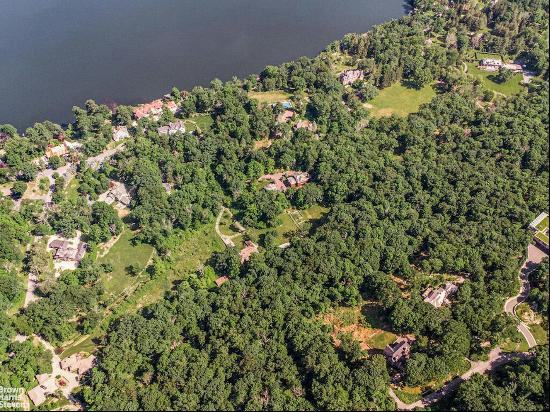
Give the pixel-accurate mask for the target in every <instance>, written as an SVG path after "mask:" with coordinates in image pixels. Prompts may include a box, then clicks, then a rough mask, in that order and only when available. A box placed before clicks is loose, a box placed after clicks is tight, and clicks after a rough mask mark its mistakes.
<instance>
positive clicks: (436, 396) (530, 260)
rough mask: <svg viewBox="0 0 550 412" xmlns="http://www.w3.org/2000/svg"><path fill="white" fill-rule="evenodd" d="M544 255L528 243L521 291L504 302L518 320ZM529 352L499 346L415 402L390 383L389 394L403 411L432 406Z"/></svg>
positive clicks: (525, 329)
mask: <svg viewBox="0 0 550 412" xmlns="http://www.w3.org/2000/svg"><path fill="white" fill-rule="evenodd" d="M545 257H548V255H547V254H546V253H544V252H543V251H542V250H540V249H539V248H538V247H536V246H535V245H529V247H528V248H527V258H526V259H525V262H524V263H523V266H522V267H521V269H520V271H519V279H520V282H521V287H520V290H519V293H518V294H517V295H516V296H512V297H511V298H510V299H508V300H507V301H506V303H505V304H504V311H505V312H506V313H508V314H510V315H512V316H514V317H515V318H516V319H518V320H519V318H518V317H517V315H516V307H517V306H518V305H519V304H520V303H521V302H524V301H525V300H526V299H527V296H529V291H530V285H529V274H530V273H531V272H532V271H533V270H535V268H536V267H537V266H538V265H539V264H540V262H541V261H542V260H543V259H544V258H545ZM518 330H519V331H520V332H521V334H522V335H523V336H525V339H526V340H527V343H528V344H529V348H532V347H534V346H536V345H537V342H536V341H535V338H534V337H533V334H532V333H531V331H530V330H529V328H528V327H527V325H525V324H524V323H523V322H521V321H520V322H519V324H518ZM530 356H532V355H531V353H529V352H508V353H507V352H502V351H501V349H500V348H499V347H496V348H494V349H493V350H492V351H491V352H490V353H489V358H488V359H487V360H486V361H478V362H472V361H470V363H471V365H472V366H471V367H470V369H469V370H468V371H467V372H465V373H464V374H462V375H461V376H458V377H456V378H454V379H453V380H451V381H449V382H448V383H447V384H446V385H444V386H443V387H442V388H440V389H439V390H437V391H435V392H432V393H430V394H429V395H426V396H425V397H423V398H422V399H420V400H418V401H416V402H414V403H409V404H407V403H404V402H403V401H402V400H401V399H399V398H398V397H397V395H396V394H395V392H394V391H393V389H392V388H391V387H390V390H389V392H390V397H391V398H392V399H393V400H394V402H395V404H396V406H397V408H398V409H400V410H403V411H410V410H413V409H416V408H424V407H426V406H429V405H431V404H433V403H435V402H437V401H439V400H441V399H442V398H443V397H445V396H446V395H448V394H449V393H451V392H454V391H455V390H456V389H457V388H458V387H459V386H460V384H461V383H463V382H465V381H467V380H468V379H470V377H471V376H472V375H474V374H475V373H480V374H484V373H486V372H489V371H491V370H492V369H494V368H497V367H499V366H501V365H504V364H506V363H508V362H510V361H512V360H513V359H528V358H529V357H530Z"/></svg>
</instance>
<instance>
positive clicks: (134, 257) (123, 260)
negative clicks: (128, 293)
mask: <svg viewBox="0 0 550 412" xmlns="http://www.w3.org/2000/svg"><path fill="white" fill-rule="evenodd" d="M135 236H136V233H135V232H132V231H131V230H130V229H128V228H125V229H124V231H123V232H122V234H121V235H120V238H119V239H118V240H117V242H116V243H115V244H114V245H113V246H112V247H111V249H110V250H109V251H108V252H107V254H106V255H105V256H103V257H101V258H99V259H98V260H97V261H98V263H100V264H101V263H110V264H111V265H112V266H113V271H112V272H111V273H106V274H105V275H103V277H102V278H101V282H102V285H103V287H104V288H105V293H106V295H107V296H108V297H109V298H111V299H113V298H116V297H118V296H119V295H120V294H122V293H123V292H124V291H125V290H126V289H127V288H128V287H132V286H133V285H135V283H136V282H138V281H139V280H140V277H141V274H139V275H137V276H131V275H130V274H128V270H127V268H128V267H129V266H130V265H135V266H136V267H137V269H138V271H139V272H142V271H143V270H144V269H145V267H146V265H147V262H148V261H149V259H150V258H151V256H152V255H153V251H154V249H153V247H152V246H151V245H147V244H145V243H136V244H135V245H134V244H133V243H132V240H133V239H134V238H135Z"/></svg>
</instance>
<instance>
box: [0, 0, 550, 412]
mask: <svg viewBox="0 0 550 412" xmlns="http://www.w3.org/2000/svg"><path fill="white" fill-rule="evenodd" d="M489 3H491V4H489ZM493 3H495V4H493ZM412 6H413V11H412V12H411V14H410V15H408V16H405V17H403V18H401V19H399V20H396V21H391V22H388V23H386V24H382V25H380V26H377V27H375V28H374V29H373V30H371V31H370V32H368V33H364V34H349V35H346V36H345V37H344V38H343V39H341V40H339V41H336V42H334V43H332V44H330V45H329V46H328V47H327V48H326V49H325V50H324V51H322V52H321V53H320V54H319V55H318V56H316V57H314V58H307V57H302V58H300V59H297V60H296V61H293V62H289V63H284V64H282V65H280V66H268V67H266V68H265V69H264V70H263V71H262V72H261V73H259V74H258V75H251V76H249V77H247V78H245V79H242V80H241V79H233V80H231V81H229V82H226V83H223V82H221V81H219V80H214V81H212V83H211V85H210V87H195V88H193V89H192V90H191V91H188V92H182V91H179V90H177V89H174V90H173V91H172V93H171V98H172V99H173V101H175V102H176V103H177V105H178V107H179V108H180V109H181V110H180V112H179V113H178V114H177V115H176V116H177V117H180V118H182V119H184V118H189V117H191V118H192V116H196V115H203V116H207V117H208V118H209V119H210V120H211V122H212V123H211V127H210V128H208V129H206V130H202V131H201V133H191V132H186V133H176V134H174V135H168V134H159V133H158V132H157V127H158V126H159V125H165V124H166V123H167V122H169V121H173V120H175V119H176V117H175V115H174V114H173V113H171V112H170V111H168V110H165V111H164V112H163V113H162V115H161V116H160V118H159V119H158V120H157V121H155V120H153V119H150V118H143V119H140V120H138V121H137V122H134V121H133V119H132V110H131V108H130V107H126V106H119V107H118V108H117V110H116V112H114V113H112V112H111V110H109V109H108V108H107V107H106V106H104V105H99V104H96V103H95V102H93V101H88V102H86V105H85V107H84V108H78V107H75V108H74V110H73V112H74V118H75V119H74V122H72V123H71V124H70V125H69V126H68V128H66V129H63V128H61V127H60V126H58V125H55V124H53V123H51V122H44V123H38V124H36V125H34V126H33V127H30V128H28V129H26V130H25V132H24V134H23V133H22V134H19V133H18V131H17V130H16V129H15V128H13V127H11V126H9V125H3V126H0V131H1V132H2V133H3V134H5V135H6V136H9V138H7V139H6V140H5V142H1V143H0V148H2V149H3V151H2V152H1V153H3V155H2V160H1V162H2V164H3V165H4V166H5V167H2V168H0V183H5V182H14V184H13V188H12V189H11V191H12V193H11V195H12V196H11V198H9V197H8V196H2V195H0V233H1V234H2V236H1V237H0V308H1V309H3V310H5V309H7V308H9V307H10V306H11V305H12V304H14V302H16V301H17V299H18V297H20V296H21V294H22V293H23V292H22V291H23V290H24V288H23V282H22V280H21V273H23V272H25V273H32V274H34V275H36V276H37V278H38V279H39V281H40V284H39V288H38V294H39V296H40V299H38V300H36V301H34V302H32V303H30V304H29V305H28V306H27V307H25V308H22V309H20V310H19V311H18V312H17V313H16V314H15V315H14V316H10V317H8V316H7V315H5V314H4V313H2V314H1V315H0V316H1V317H2V320H3V321H2V322H1V323H0V325H1V326H0V347H2V349H5V351H2V352H6V354H7V353H11V354H12V356H3V355H2V356H0V385H4V386H10V385H11V386H23V387H25V388H29V387H30V386H33V385H32V383H33V375H34V374H36V373H41V372H48V371H49V369H48V362H49V358H48V355H47V353H45V352H42V351H40V350H39V349H37V348H35V347H33V346H32V345H31V344H30V343H29V342H27V341H26V342H14V341H13V336H14V335H15V334H16V333H19V334H24V335H31V334H37V335H40V336H41V337H43V338H44V339H46V340H47V341H49V342H50V343H52V344H53V345H59V346H61V345H62V344H63V343H64V342H66V341H67V340H69V339H70V338H73V337H74V336H75V335H77V334H88V333H92V332H94V333H95V332H97V331H98V330H101V331H102V332H103V333H102V334H101V337H100V338H99V339H98V342H97V343H98V350H97V353H96V355H97V356H98V362H97V366H96V367H95V368H94V369H93V370H92V372H91V373H90V374H89V375H87V376H86V377H85V378H84V381H83V387H82V388H81V391H80V392H79V394H78V397H79V399H80V400H81V401H82V403H83V404H84V405H85V407H86V408H87V409H90V410H153V409H155V410H169V409H180V410H193V409H195V410H235V409H249V410H260V409H266V410H392V409H394V408H395V404H394V401H393V400H392V399H391V398H390V396H389V394H388V386H389V384H390V370H389V368H388V365H387V363H386V359H385V358H384V356H383V355H382V354H381V353H367V352H366V351H364V350H362V349H361V347H360V346H359V344H358V342H356V341H354V340H353V339H351V338H350V337H349V336H342V337H341V342H340V344H339V345H334V341H333V339H332V337H331V334H330V332H331V330H330V328H329V327H328V326H327V325H326V324H324V323H323V322H321V321H320V315H321V314H323V313H326V312H327V311H330V310H331V309H333V308H336V307H342V306H344V307H354V306H357V305H360V304H361V303H362V302H365V301H375V302H378V303H379V305H380V307H381V310H382V316H383V317H384V319H385V321H386V322H387V323H388V325H389V328H390V329H391V330H392V331H393V332H395V333H396V334H400V335H404V334H413V335H415V336H416V337H417V340H416V343H415V345H414V347H413V353H412V355H411V358H410V359H409V360H408V361H407V364H406V367H405V370H404V375H405V378H404V379H405V382H406V383H407V384H408V385H411V386H416V385H423V384H425V383H427V382H431V381H436V380H440V379H444V378H445V377H447V376H449V375H451V376H452V375H453V374H456V373H458V372H459V371H460V365H461V364H462V362H463V361H464V358H465V357H466V358H470V359H482V358H483V357H484V356H486V355H487V353H488V352H489V351H490V349H491V348H493V347H495V346H497V345H499V344H500V343H501V342H503V341H505V340H506V339H508V338H509V337H510V336H511V334H513V333H514V331H515V330H516V325H515V323H514V321H513V319H512V318H510V317H509V316H507V315H505V314H504V313H503V312H502V307H503V303H504V301H505V300H506V299H507V298H508V297H510V296H513V295H515V294H516V293H517V290H518V288H519V282H518V280H517V275H518V270H519V267H520V266H521V264H522V262H523V258H524V255H525V251H526V247H527V245H528V244H529V242H531V234H530V233H529V232H528V231H527V230H526V225H527V224H528V222H529V221H531V220H532V219H533V217H534V216H536V215H537V214H538V213H539V212H541V211H543V210H548V203H549V197H548V196H549V195H548V180H549V175H548V172H549V152H548V150H549V148H548V132H549V128H548V126H549V125H548V102H549V87H548V39H547V35H548V1H547V0H520V1H509V0H500V1H498V2H481V1H457V2H451V1H445V0H438V1H433V0H432V1H430V0H417V1H414V2H412ZM480 34H481V35H480ZM472 51H476V52H487V53H499V54H501V55H503V56H509V57H510V58H513V59H517V60H519V61H521V62H522V64H523V65H524V66H525V67H526V68H527V69H528V70H529V71H531V72H532V73H533V76H534V77H533V79H532V81H531V82H530V83H528V84H526V85H524V86H522V88H521V90H520V92H519V93H517V94H514V95H510V96H504V95H499V94H498V93H495V92H493V91H491V90H489V89H488V88H487V87H486V85H485V84H484V83H483V82H481V81H480V80H479V79H477V78H475V77H473V76H472V75H470V74H469V73H467V72H464V70H463V69H462V67H463V65H464V64H465V62H466V61H467V60H468V59H470V58H471V53H472ZM341 61H345V62H346V64H347V65H348V66H350V67H353V68H357V69H360V70H362V71H363V72H364V74H365V75H364V78H363V79H361V80H360V81H358V82H355V83H354V84H353V85H352V86H344V85H343V84H342V83H341V82H340V81H339V79H338V76H337V74H336V73H335V70H334V67H335V66H336V65H337V64H339V63H340V62H341ZM499 75H502V77H503V78H506V76H508V74H507V73H500V74H499ZM398 82H401V83H403V84H406V85H407V86H409V87H411V88H413V89H421V88H423V87H425V86H426V85H434V88H435V89H436V90H437V93H436V94H435V97H434V98H433V99H432V100H431V101H429V102H428V103H426V104H423V105H422V106H421V107H420V109H419V110H418V111H417V112H415V113H412V114H409V115H408V116H404V117H400V116H396V115H394V116H389V117H376V116H373V115H371V113H370V112H369V107H368V105H367V104H366V102H368V101H370V100H371V99H372V98H373V97H375V96H376V95H377V94H378V93H380V92H381V91H382V90H384V89H385V88H387V87H390V86H391V85H393V84H396V83H398ZM271 91H284V92H285V93H287V94H288V95H289V96H291V97H290V98H289V99H290V100H291V102H292V104H293V107H294V110H295V112H296V115H297V116H300V117H302V118H304V119H307V120H309V121H311V122H314V123H315V124H316V126H317V129H316V130H315V131H312V130H307V129H305V128H301V129H298V128H293V127H291V126H290V125H289V124H287V123H284V122H280V121H278V120H277V119H278V117H279V115H280V114H281V113H282V112H283V111H284V108H283V107H282V106H281V104H273V105H262V104H260V103H259V102H258V101H257V100H255V99H253V98H251V97H250V96H251V93H260V92H271ZM113 125H115V126H126V127H127V128H128V130H129V131H130V135H131V138H130V139H128V141H127V142H126V143H125V147H124V150H121V151H119V152H118V153H116V154H115V155H114V156H113V158H112V160H111V161H110V162H107V163H105V164H104V165H103V166H102V167H100V168H98V169H94V168H92V167H90V166H89V165H88V164H87V162H86V157H90V156H96V155H98V154H100V153H101V152H102V151H103V150H104V149H105V148H106V147H107V145H108V143H109V142H110V141H111V139H112V126H113ZM61 133H62V134H64V136H65V137H66V138H68V139H71V140H73V141H76V142H79V143H81V145H82V148H81V153H80V157H78V156H79V155H78V154H76V153H73V154H71V156H73V155H74V156H75V159H69V160H73V163H74V164H75V165H76V170H75V176H76V177H75V178H76V179H77V180H78V182H79V185H78V187H77V188H76V195H72V196H68V195H67V193H66V191H64V190H63V188H64V185H65V182H64V181H63V177H62V176H60V175H55V185H54V186H55V188H54V190H53V195H52V202H51V204H50V205H48V207H47V208H46V209H45V210H44V209H43V204H40V202H39V201H27V200H23V201H21V200H20V199H19V198H20V197H21V195H22V194H23V193H24V192H25V190H26V188H27V185H29V184H30V183H31V182H32V181H33V180H34V179H35V177H36V176H37V173H38V172H39V171H40V167H39V166H37V165H36V164H35V163H33V162H32V159H34V158H36V157H38V156H41V155H43V153H44V151H45V150H46V148H47V147H48V145H49V144H51V143H54V142H56V141H57V137H58V136H59V134H61ZM264 139H269V140H270V142H271V144H270V146H269V147H266V148H262V149H258V146H257V143H258V142H260V141H262V140H264ZM66 161H67V160H66V159H63V158H55V157H54V158H51V159H50V164H49V167H50V168H53V169H58V168H60V167H63V166H64V165H65V162H66ZM278 170H301V171H307V172H308V173H309V175H310V176H311V182H310V183H308V184H307V185H305V186H304V187H303V188H301V189H299V190H297V189H290V190H288V191H285V192H275V191H266V190H264V189H262V188H261V187H260V186H259V185H258V184H257V180H258V178H259V177H260V176H262V175H264V174H266V173H272V172H275V171H278ZM111 179H115V180H118V181H121V182H124V183H125V184H126V185H127V186H128V187H131V188H132V192H133V199H132V203H131V211H130V213H129V215H128V216H126V217H125V218H124V221H123V220H122V219H121V218H120V217H119V216H118V215H117V213H116V211H115V209H114V208H113V207H112V206H111V205H108V204H106V203H104V202H100V201H97V202H96V200H97V199H98V195H100V194H101V193H104V192H105V191H106V190H107V189H108V185H109V180H111ZM167 184H168V185H169V186H170V187H171V190H170V191H167V190H166V188H165V185H167ZM18 201H19V202H20V207H18V208H16V207H14V205H15V203H16V202H18ZM224 205H226V206H230V207H231V209H232V210H233V211H234V213H235V215H236V216H237V217H238V219H239V220H240V221H242V222H243V224H244V225H245V226H247V227H251V228H257V229H259V230H264V231H265V233H264V234H263V235H262V238H261V241H260V246H261V251H262V253H260V254H255V255H253V256H252V258H251V259H250V260H249V261H248V262H246V263H244V264H242V265H241V264H240V261H239V255H238V251H237V250H236V249H235V248H227V249H224V250H223V251H221V252H215V253H213V254H212V256H211V257H210V259H208V262H207V263H208V269H209V270H213V271H214V272H215V274H216V276H228V277H229V278H230V281H229V282H227V283H226V284H224V285H223V286H222V287H220V288H210V287H206V286H205V283H204V282H201V281H200V277H201V275H203V272H204V271H199V273H190V274H186V276H185V277H182V278H181V279H179V280H178V281H177V282H175V283H174V285H173V287H172V289H171V290H170V291H169V292H168V293H167V294H166V296H163V297H162V298H161V299H159V300H158V301H157V302H155V303H154V304H152V305H148V306H146V307H144V308H140V309H139V310H137V311H133V312H131V313H122V314H120V315H119V316H118V315H117V316H110V317H109V318H108V321H104V320H105V319H107V314H109V315H110V314H111V307H110V305H111V304H112V302H108V301H106V300H105V299H104V291H103V290H102V284H101V282H99V281H98V280H99V279H100V278H101V277H102V276H104V275H105V274H109V273H110V272H111V271H112V270H113V269H112V267H110V266H109V264H105V263H101V262H100V261H99V259H97V256H98V250H99V245H100V244H102V243H104V242H107V241H109V240H110V239H112V238H114V237H116V236H118V235H120V233H122V231H123V230H124V227H125V225H129V226H130V227H131V228H132V229H133V230H135V231H136V233H138V235H137V236H136V239H135V241H137V242H142V243H144V244H148V245H151V246H153V247H154V249H155V257H154V259H152V262H151V265H150V266H149V267H148V268H147V270H146V273H147V276H149V277H150V278H151V279H155V278H158V277H162V276H163V275H164V274H165V273H167V272H169V271H177V261H176V260H175V259H174V255H175V254H176V253H177V250H178V247H179V244H180V239H181V238H183V237H184V236H185V235H186V234H189V233H193V232H194V231H197V230H199V229H201V228H202V227H204V226H205V225H207V224H212V222H213V221H214V219H215V216H216V215H217V214H218V212H219V210H220V208H221V207H222V206H224ZM312 205H321V206H323V207H325V208H327V210H328V212H327V213H326V214H325V215H323V217H322V218H320V219H318V220H314V221H312V222H308V223H305V224H304V225H302V226H301V227H300V229H299V230H296V231H295V232H293V233H292V236H291V238H290V242H289V243H290V246H288V247H286V248H281V247H278V246H279V245H277V244H276V243H275V242H274V238H275V233H274V228H275V226H277V224H278V223H279V222H278V219H279V218H278V216H279V215H280V214H281V212H282V211H284V210H285V209H287V208H289V207H293V208H296V209H298V210H304V209H307V208H308V207H310V206H312ZM77 231H78V232H81V233H83V236H85V238H86V241H87V244H88V253H87V254H86V256H85V257H84V259H83V260H82V262H81V263H80V265H79V267H78V268H77V269H76V270H73V271H65V272H63V273H62V274H61V276H60V277H58V278H56V277H55V276H54V270H53V263H52V257H51V254H50V253H49V252H48V251H47V250H46V245H45V243H44V242H43V241H40V240H36V239H41V238H42V237H43V236H45V235H51V234H53V233H57V234H62V235H64V236H74V234H75V233H77ZM33 239H35V241H34V242H33ZM132 271H135V270H134V269H132V268H128V272H129V273H132ZM432 273H441V274H450V275H455V276H460V277H462V278H465V279H466V280H465V282H464V283H463V284H462V285H461V287H460V288H459V290H458V293H457V295H456V296H455V297H454V299H453V304H452V305H447V306H444V307H441V308H435V307H433V306H431V305H429V304H426V303H425V302H424V301H423V299H422V292H423V289H424V288H425V286H426V284H425V282H423V280H422V279H425V274H432ZM531 278H532V282H533V284H532V287H533V290H532V293H531V296H530V303H532V304H534V305H535V306H536V307H537V308H538V310H539V311H540V313H542V314H543V315H544V316H547V315H548V260H546V261H545V262H544V263H543V264H542V265H541V266H540V267H539V268H538V269H537V270H536V271H535V273H534V274H532V276H531ZM197 279H199V281H197ZM396 279H398V280H399V281H400V282H404V283H406V284H407V285H408V289H407V293H403V291H402V290H401V289H400V287H399V285H400V283H399V282H396ZM548 380H549V379H548V349H547V347H541V348H540V349H539V350H537V351H536V353H535V354H534V356H533V358H532V359H531V360H529V361H526V362H524V363H521V362H519V361H518V362H517V363H513V364H510V365H507V366H505V367H504V368H502V369H500V370H499V371H497V373H496V374H495V375H494V376H491V377H486V376H481V375H480V376H475V377H474V378H473V379H472V380H471V381H468V382H467V383H466V384H463V385H462V386H461V387H460V389H459V390H458V392H457V393H456V395H455V396H454V397H453V398H452V399H450V400H449V405H448V406H449V407H451V408H453V409H456V410H478V409H479V408H485V409H486V410H502V409H507V410H513V409H514V408H518V410H521V409H529V410H535V409H547V408H548V407H549V403H548V393H549V392H548V390H549V388H548V383H549V382H548ZM512 382H513V384H512ZM497 394H498V395H497ZM497 398H498V399H497Z"/></svg>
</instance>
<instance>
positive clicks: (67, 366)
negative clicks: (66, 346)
mask: <svg viewBox="0 0 550 412" xmlns="http://www.w3.org/2000/svg"><path fill="white" fill-rule="evenodd" d="M95 359H96V357H95V356H93V355H90V356H84V355H83V354H82V353H75V354H74V355H71V356H69V357H67V358H65V359H63V360H62V361H61V363H60V366H61V369H63V370H66V371H68V372H72V373H76V374H77V375H78V376H79V377H81V376H82V375H84V374H85V373H86V372H88V371H89V370H90V369H92V368H93V366H94V363H95Z"/></svg>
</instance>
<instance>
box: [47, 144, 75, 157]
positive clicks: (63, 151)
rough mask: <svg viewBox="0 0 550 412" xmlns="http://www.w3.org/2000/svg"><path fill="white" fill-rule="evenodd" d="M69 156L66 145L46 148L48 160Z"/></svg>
mask: <svg viewBox="0 0 550 412" xmlns="http://www.w3.org/2000/svg"><path fill="white" fill-rule="evenodd" d="M67 154H69V148H68V147H67V145H66V143H63V144H60V145H57V146H52V145H48V147H46V159H50V158H52V157H54V156H58V157H63V156H65V155H67Z"/></svg>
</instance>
